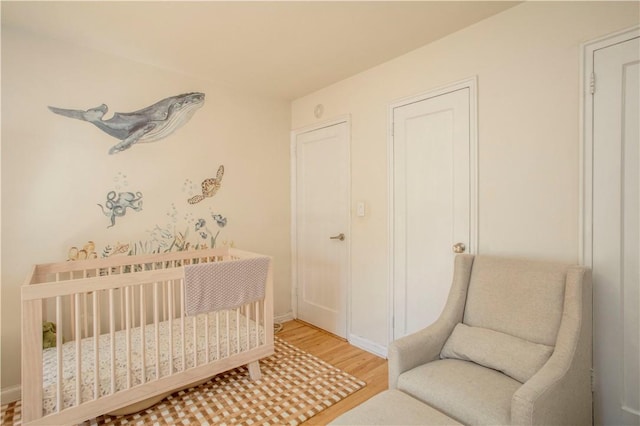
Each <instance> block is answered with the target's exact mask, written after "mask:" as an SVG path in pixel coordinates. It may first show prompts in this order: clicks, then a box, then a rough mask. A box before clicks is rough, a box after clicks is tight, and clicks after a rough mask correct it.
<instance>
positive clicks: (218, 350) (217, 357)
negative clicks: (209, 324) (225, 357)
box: [216, 311, 220, 359]
mask: <svg viewBox="0 0 640 426" xmlns="http://www.w3.org/2000/svg"><path fill="white" fill-rule="evenodd" d="M216 359H220V312H218V311H216Z"/></svg>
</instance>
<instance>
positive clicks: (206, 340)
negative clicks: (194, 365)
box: [204, 313, 209, 363]
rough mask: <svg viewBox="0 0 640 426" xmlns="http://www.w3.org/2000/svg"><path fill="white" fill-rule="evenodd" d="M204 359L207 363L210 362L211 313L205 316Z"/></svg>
mask: <svg viewBox="0 0 640 426" xmlns="http://www.w3.org/2000/svg"><path fill="white" fill-rule="evenodd" d="M204 359H205V361H204V362H205V363H208V362H209V314H208V313H206V314H205V316H204Z"/></svg>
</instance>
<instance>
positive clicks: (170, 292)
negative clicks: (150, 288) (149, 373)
mask: <svg viewBox="0 0 640 426" xmlns="http://www.w3.org/2000/svg"><path fill="white" fill-rule="evenodd" d="M167 292H168V293H169V312H170V313H172V312H173V296H174V293H173V281H169V282H167ZM169 374H170V375H171V374H173V313H172V314H171V315H169Z"/></svg>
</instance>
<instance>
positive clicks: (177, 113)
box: [49, 92, 204, 154]
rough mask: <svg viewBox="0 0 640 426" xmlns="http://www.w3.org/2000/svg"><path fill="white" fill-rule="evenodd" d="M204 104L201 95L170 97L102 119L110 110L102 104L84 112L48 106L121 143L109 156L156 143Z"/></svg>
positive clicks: (57, 112) (182, 123) (187, 94)
mask: <svg viewBox="0 0 640 426" xmlns="http://www.w3.org/2000/svg"><path fill="white" fill-rule="evenodd" d="M203 104H204V93H200V92H194V93H185V94H182V95H177V96H172V97H169V98H166V99H163V100H161V101H159V102H156V103H155V104H153V105H151V106H148V107H146V108H143V109H140V110H138V111H134V112H116V113H114V114H113V117H111V118H109V119H107V120H103V117H104V116H105V115H106V113H107V111H108V110H109V107H108V106H107V105H105V104H102V105H100V106H97V107H95V108H91V109H88V110H86V111H83V110H76V109H64V108H56V107H52V106H50V107H49V109H50V110H51V111H52V112H55V113H56V114H60V115H62V116H65V117H69V118H75V119H77V120H82V121H86V122H89V123H91V124H93V125H94V126H96V127H97V128H99V129H100V130H102V131H103V132H105V133H107V134H108V135H111V136H113V137H114V138H116V139H120V142H119V143H117V144H116V145H114V146H113V147H112V148H111V149H110V150H109V154H116V153H118V152H120V151H124V150H126V149H129V148H131V147H132V146H133V145H134V144H136V143H142V142H155V141H157V140H160V139H163V138H166V137H167V136H169V135H170V134H172V133H173V132H174V131H176V130H177V129H178V128H180V127H182V126H183V125H184V124H185V123H186V122H187V121H189V119H191V117H192V116H193V114H194V113H195V112H196V110H197V109H198V108H200V107H201V106H202V105H203Z"/></svg>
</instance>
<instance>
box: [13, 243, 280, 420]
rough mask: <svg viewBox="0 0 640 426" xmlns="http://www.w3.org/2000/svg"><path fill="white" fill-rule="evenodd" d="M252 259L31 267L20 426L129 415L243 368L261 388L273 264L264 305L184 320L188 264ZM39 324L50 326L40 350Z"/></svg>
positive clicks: (147, 259)
mask: <svg viewBox="0 0 640 426" xmlns="http://www.w3.org/2000/svg"><path fill="white" fill-rule="evenodd" d="M258 257H264V256H263V255H259V254H255V253H250V252H246V251H241V250H237V249H233V248H224V249H207V250H197V251H186V252H184V251H183V252H175V253H164V254H152V255H140V256H115V257H109V258H103V259H93V260H81V261H67V262H62V263H52V264H43V265H36V266H34V268H33V270H32V272H31V274H30V275H29V277H28V279H27V281H26V282H25V284H24V285H23V286H22V296H21V299H22V300H21V303H22V421H23V423H24V424H29V425H44V424H76V423H79V422H82V421H85V420H87V419H90V418H93V417H96V416H98V415H101V414H105V413H118V412H128V411H129V412H130V411H137V410H138V409H142V408H144V407H145V406H149V405H151V404H152V403H154V402H156V401H158V400H160V399H162V398H163V397H164V396H167V395H169V394H170V393H172V392H175V391H177V390H180V389H184V388H186V387H189V386H191V385H194V384H196V383H199V382H203V381H205V380H207V379H208V378H210V377H212V376H214V375H216V374H219V373H221V372H224V371H227V370H230V369H233V368H236V367H240V366H243V365H247V369H248V373H249V376H250V377H251V379H252V380H255V379H259V377H260V366H259V360H260V359H261V358H264V357H267V356H270V355H272V354H273V352H274V344H273V266H272V262H271V260H270V259H269V260H268V272H267V274H266V282H265V288H264V298H263V299H260V300H257V301H252V302H250V303H246V304H242V305H240V306H235V307H233V308H228V309H224V310H217V311H212V312H205V313H201V314H198V315H187V313H188V312H189V311H188V309H187V310H186V311H185V282H184V281H185V280H184V276H185V268H189V266H188V265H198V264H204V263H211V262H241V261H243V259H254V258H258ZM230 265H232V264H231V263H226V264H224V265H222V264H218V265H217V266H230ZM43 322H53V323H54V324H55V325H56V334H55V338H54V339H55V346H53V347H49V348H46V349H43ZM128 407H135V409H134V410H132V409H131V408H128Z"/></svg>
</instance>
